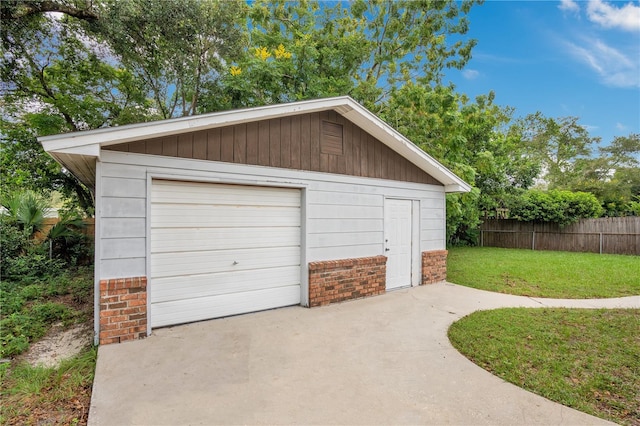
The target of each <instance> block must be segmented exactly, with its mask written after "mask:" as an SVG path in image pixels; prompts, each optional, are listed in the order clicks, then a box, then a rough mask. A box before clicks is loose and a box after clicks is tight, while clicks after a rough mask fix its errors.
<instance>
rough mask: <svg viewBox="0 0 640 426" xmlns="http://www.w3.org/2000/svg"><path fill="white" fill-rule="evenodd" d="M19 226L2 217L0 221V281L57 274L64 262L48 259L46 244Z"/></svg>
mask: <svg viewBox="0 0 640 426" xmlns="http://www.w3.org/2000/svg"><path fill="white" fill-rule="evenodd" d="M29 237H30V236H29V235H28V234H27V233H25V232H23V231H22V230H21V229H20V228H19V226H18V225H17V224H16V223H15V222H13V221H11V220H7V219H6V218H3V220H1V221H0V256H2V257H1V258H2V266H1V269H0V279H1V280H2V281H5V280H9V281H17V280H20V281H25V280H27V281H28V280H35V279H37V277H47V276H52V275H57V274H59V273H60V272H61V271H62V270H63V267H64V262H63V261H61V260H57V259H49V256H48V253H47V248H46V246H44V245H42V244H39V243H37V242H35V241H33V240H31V239H30V238H29Z"/></svg>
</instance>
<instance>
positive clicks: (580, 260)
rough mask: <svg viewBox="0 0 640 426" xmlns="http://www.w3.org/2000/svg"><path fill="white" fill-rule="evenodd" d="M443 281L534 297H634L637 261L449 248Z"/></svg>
mask: <svg viewBox="0 0 640 426" xmlns="http://www.w3.org/2000/svg"><path fill="white" fill-rule="evenodd" d="M447 280H448V281H450V282H452V283H456V284H460V285H465V286H468V287H474V288H478V289H482V290H489V291H495V292H499V293H509V294H517V295H523V296H535V297H554V298H573V299H582V298H603V297H620V296H630V295H640V257H639V256H622V255H611V254H602V255H601V254H593V253H568V252H559V251H532V250H517V249H503V248H493V247H454V248H452V249H450V250H449V256H448V260H447Z"/></svg>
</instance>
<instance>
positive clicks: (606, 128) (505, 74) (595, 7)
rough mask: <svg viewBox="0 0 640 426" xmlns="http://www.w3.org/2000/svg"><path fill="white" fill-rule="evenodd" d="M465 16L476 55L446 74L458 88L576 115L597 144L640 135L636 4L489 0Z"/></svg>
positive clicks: (521, 112) (519, 107) (522, 106)
mask: <svg viewBox="0 0 640 426" xmlns="http://www.w3.org/2000/svg"><path fill="white" fill-rule="evenodd" d="M469 19H470V31H469V34H468V35H469V37H472V38H475V39H476V40H478V44H477V46H476V47H475V49H474V50H473V58H472V59H471V61H470V62H469V63H468V64H467V66H466V67H465V69H464V70H462V71H458V70H453V71H449V72H448V73H447V79H448V80H450V81H451V82H452V83H454V84H455V85H456V88H457V90H458V91H459V92H462V93H466V94H467V95H469V96H471V97H475V96H476V95H480V94H486V93H488V92H489V91H490V90H493V91H494V92H495V94H496V103H497V104H499V105H504V106H507V105H508V106H512V107H515V108H516V113H515V114H516V116H525V115H527V114H529V113H534V112H536V111H540V112H542V113H543V114H544V115H545V116H548V117H566V116H577V117H580V121H579V122H580V124H582V125H583V126H585V127H586V128H587V129H588V130H589V133H590V134H591V135H592V136H599V137H601V138H602V145H607V144H608V143H609V142H610V141H611V140H612V139H613V137H614V136H627V135H629V134H630V133H640V1H632V2H629V1H627V2H612V1H603V0H592V1H573V0H565V1H487V2H485V3H484V4H482V5H478V6H474V8H472V10H471V12H470V14H469Z"/></svg>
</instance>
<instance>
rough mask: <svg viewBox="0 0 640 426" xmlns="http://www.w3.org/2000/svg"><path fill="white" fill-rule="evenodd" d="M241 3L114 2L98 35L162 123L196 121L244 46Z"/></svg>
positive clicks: (226, 0)
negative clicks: (191, 118)
mask: <svg viewBox="0 0 640 426" xmlns="http://www.w3.org/2000/svg"><path fill="white" fill-rule="evenodd" d="M246 11H247V6H246V3H245V2H243V1H240V0H224V1H223V0H182V1H179V2H178V1H157V0H110V1H107V2H105V3H104V4H103V5H102V7H101V8H100V19H99V20H98V21H97V27H96V29H95V30H96V31H97V33H98V34H100V35H101V39H102V40H104V41H105V42H106V43H107V44H108V45H109V47H110V48H111V49H112V51H113V53H114V54H115V55H116V57H117V58H118V60H119V61H121V63H122V64H123V65H124V66H125V67H126V68H127V69H128V70H130V71H131V72H132V73H134V74H135V75H136V76H137V77H138V78H139V79H140V80H141V81H142V82H143V83H144V87H145V89H146V91H147V93H148V95H149V96H150V97H151V98H152V99H153V100H154V107H155V108H157V111H158V113H159V115H160V117H161V118H171V117H174V116H176V115H183V116H184V115H193V114H195V113H197V112H203V111H202V110H201V109H199V102H200V98H201V97H205V96H207V93H206V91H207V88H208V87H211V84H213V85H214V86H215V84H216V82H219V78H220V73H221V72H222V71H223V70H225V69H226V64H227V63H228V62H230V61H233V60H235V59H237V58H238V57H239V56H238V55H239V53H240V52H241V51H242V50H243V48H244V46H245V44H246V37H245V35H246V32H245V29H244V22H245V16H246Z"/></svg>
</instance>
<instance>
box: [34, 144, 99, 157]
mask: <svg viewBox="0 0 640 426" xmlns="http://www.w3.org/2000/svg"><path fill="white" fill-rule="evenodd" d="M45 150H46V148H45ZM54 152H56V153H60V154H70V155H82V156H86V157H96V158H100V145H98V144H96V143H94V144H91V145H81V146H77V147H73V148H63V149H58V150H55V151H54Z"/></svg>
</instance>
